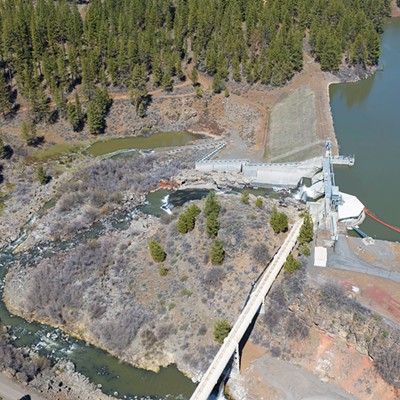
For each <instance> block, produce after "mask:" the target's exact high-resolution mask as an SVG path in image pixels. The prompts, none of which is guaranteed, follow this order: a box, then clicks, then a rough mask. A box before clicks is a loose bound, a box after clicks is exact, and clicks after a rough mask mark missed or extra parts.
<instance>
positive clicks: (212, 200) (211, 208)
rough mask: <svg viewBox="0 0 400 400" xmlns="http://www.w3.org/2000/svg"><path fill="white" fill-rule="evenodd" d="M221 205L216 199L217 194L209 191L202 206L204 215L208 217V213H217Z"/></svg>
mask: <svg viewBox="0 0 400 400" xmlns="http://www.w3.org/2000/svg"><path fill="white" fill-rule="evenodd" d="M220 209H221V206H220V205H219V203H218V201H217V196H216V194H215V192H210V193H209V194H208V195H207V197H206V203H205V206H204V215H205V216H206V217H208V216H209V215H210V214H216V215H218V213H219V211H220Z"/></svg>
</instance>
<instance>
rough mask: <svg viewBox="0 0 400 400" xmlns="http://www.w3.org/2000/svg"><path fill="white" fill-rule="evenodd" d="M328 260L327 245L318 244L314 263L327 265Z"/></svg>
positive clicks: (319, 265) (318, 265)
mask: <svg viewBox="0 0 400 400" xmlns="http://www.w3.org/2000/svg"><path fill="white" fill-rule="evenodd" d="M327 262H328V251H327V249H326V248H325V247H321V246H316V247H315V250H314V265H315V266H316V267H326V263H327Z"/></svg>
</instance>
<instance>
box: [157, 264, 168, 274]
mask: <svg viewBox="0 0 400 400" xmlns="http://www.w3.org/2000/svg"><path fill="white" fill-rule="evenodd" d="M158 272H159V273H160V276H166V275H167V274H168V268H167V267H166V266H165V265H164V264H163V265H160V266H159V267H158Z"/></svg>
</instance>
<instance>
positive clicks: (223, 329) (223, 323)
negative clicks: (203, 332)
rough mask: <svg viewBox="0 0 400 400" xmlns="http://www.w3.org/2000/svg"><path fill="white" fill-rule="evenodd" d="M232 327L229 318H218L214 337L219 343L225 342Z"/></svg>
mask: <svg viewBox="0 0 400 400" xmlns="http://www.w3.org/2000/svg"><path fill="white" fill-rule="evenodd" d="M231 329H232V327H231V324H230V323H229V322H228V321H227V320H224V319H220V320H218V321H217V322H216V323H215V325H214V339H215V340H216V341H217V342H218V343H219V344H222V343H224V339H225V338H226V337H227V336H228V335H229V332H230V331H231Z"/></svg>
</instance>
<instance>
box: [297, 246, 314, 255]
mask: <svg viewBox="0 0 400 400" xmlns="http://www.w3.org/2000/svg"><path fill="white" fill-rule="evenodd" d="M299 251H300V254H302V255H303V256H306V257H308V256H309V255H310V254H311V251H310V246H309V245H308V243H303V244H301V245H300V246H299Z"/></svg>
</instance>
